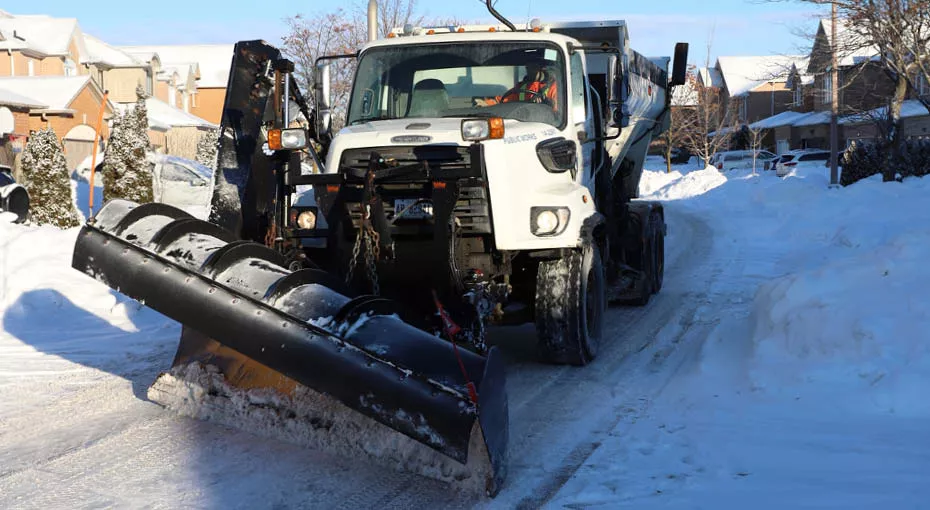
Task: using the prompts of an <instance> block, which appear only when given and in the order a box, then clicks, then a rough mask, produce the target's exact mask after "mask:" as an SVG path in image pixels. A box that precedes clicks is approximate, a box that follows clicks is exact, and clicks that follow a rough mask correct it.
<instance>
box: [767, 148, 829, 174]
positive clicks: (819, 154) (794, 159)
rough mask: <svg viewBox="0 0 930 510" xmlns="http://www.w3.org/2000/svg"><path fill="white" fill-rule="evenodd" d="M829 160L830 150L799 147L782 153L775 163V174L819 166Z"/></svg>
mask: <svg viewBox="0 0 930 510" xmlns="http://www.w3.org/2000/svg"><path fill="white" fill-rule="evenodd" d="M829 160H830V151H826V150H822V149H799V150H794V151H790V152H788V153H786V154H783V155H782V157H781V159H779V160H778V164H776V165H775V175H777V176H779V177H784V176H786V175H788V174H789V173H791V172H792V171H794V170H797V169H799V168H821V167H823V165H824V162H825V161H829Z"/></svg>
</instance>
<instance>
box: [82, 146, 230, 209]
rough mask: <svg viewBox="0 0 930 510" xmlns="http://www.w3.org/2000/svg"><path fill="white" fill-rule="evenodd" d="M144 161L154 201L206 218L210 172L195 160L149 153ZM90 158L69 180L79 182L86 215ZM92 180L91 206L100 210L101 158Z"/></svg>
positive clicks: (101, 189)
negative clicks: (147, 166)
mask: <svg viewBox="0 0 930 510" xmlns="http://www.w3.org/2000/svg"><path fill="white" fill-rule="evenodd" d="M146 161H148V163H149V165H150V169H151V171H152V191H153V192H154V193H155V201H156V202H161V203H165V204H168V205H173V206H175V207H179V208H181V209H184V210H187V211H188V212H189V213H191V214H193V215H194V216H197V217H201V218H205V217H206V214H207V212H208V209H209V204H210V199H211V195H212V193H213V186H212V184H213V170H211V169H210V168H208V167H206V166H203V165H201V164H200V163H198V162H196V161H191V160H189V159H185V158H181V157H178V156H170V155H166V154H157V153H154V152H149V153H148V154H146ZM90 165H91V158H90V156H88V157H87V158H86V159H85V160H84V161H82V162H81V163H80V164H79V165H78V166H77V168H75V169H74V172H73V174H72V177H73V178H74V179H75V180H77V181H78V185H77V190H78V195H77V196H78V208H79V209H80V210H81V212H82V213H83V214H84V215H85V216H86V215H87V214H88V212H89V211H87V209H86V207H87V201H88V194H89V186H88V184H89V180H90ZM95 173H96V177H95V178H94V188H95V190H94V203H95V204H96V205H95V209H99V207H100V205H102V201H103V179H104V177H103V156H101V155H98V156H97V169H96V172H95Z"/></svg>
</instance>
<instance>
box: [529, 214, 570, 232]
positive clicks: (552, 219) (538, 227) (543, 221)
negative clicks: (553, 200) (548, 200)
mask: <svg viewBox="0 0 930 510" xmlns="http://www.w3.org/2000/svg"><path fill="white" fill-rule="evenodd" d="M570 219H571V211H570V210H569V209H568V207H532V208H530V232H532V233H533V235H534V236H537V237H552V236H557V235H560V234H561V233H562V232H565V229H566V228H568V221H569V220H570Z"/></svg>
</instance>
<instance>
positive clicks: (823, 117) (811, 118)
mask: <svg viewBox="0 0 930 510" xmlns="http://www.w3.org/2000/svg"><path fill="white" fill-rule="evenodd" d="M829 123H830V112H828V111H823V112H810V113H808V114H805V115H804V116H803V117H798V119H797V120H795V121H794V122H793V123H792V124H791V125H792V126H795V127H802V126H816V125H819V124H829Z"/></svg>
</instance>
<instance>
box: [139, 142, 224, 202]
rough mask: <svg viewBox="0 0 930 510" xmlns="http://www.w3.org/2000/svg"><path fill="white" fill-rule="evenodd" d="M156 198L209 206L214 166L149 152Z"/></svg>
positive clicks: (157, 199) (160, 200)
mask: <svg viewBox="0 0 930 510" xmlns="http://www.w3.org/2000/svg"><path fill="white" fill-rule="evenodd" d="M147 159H148V161H149V163H150V164H152V165H153V166H152V177H153V190H154V191H155V200H156V201H158V202H162V203H165V204H169V205H173V206H175V207H179V208H181V209H188V208H191V207H195V208H200V207H203V208H206V207H208V206H209V204H210V199H211V198H212V193H213V186H212V184H213V170H211V169H210V168H208V167H206V166H204V165H201V164H200V163H198V162H196V161H191V160H189V159H184V158H180V157H178V156H168V155H165V154H155V153H149V155H148V158H147Z"/></svg>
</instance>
